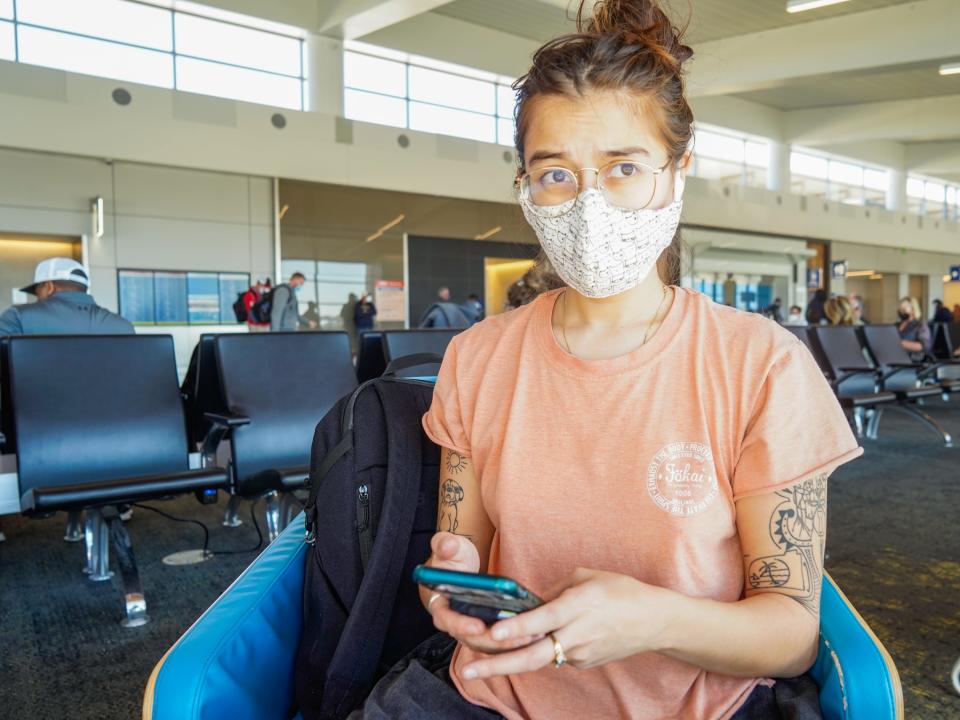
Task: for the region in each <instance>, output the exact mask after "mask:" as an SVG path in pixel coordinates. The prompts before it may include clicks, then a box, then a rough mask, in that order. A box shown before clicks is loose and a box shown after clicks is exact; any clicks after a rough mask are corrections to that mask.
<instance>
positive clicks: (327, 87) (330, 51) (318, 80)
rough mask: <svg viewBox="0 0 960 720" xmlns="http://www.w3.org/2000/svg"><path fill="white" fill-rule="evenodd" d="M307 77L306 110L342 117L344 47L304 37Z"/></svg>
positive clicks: (316, 37) (333, 40) (336, 42)
mask: <svg viewBox="0 0 960 720" xmlns="http://www.w3.org/2000/svg"><path fill="white" fill-rule="evenodd" d="M304 43H305V48H304V70H305V71H306V75H307V85H306V98H305V100H306V102H305V105H306V108H305V109H306V110H308V111H310V112H322V113H326V114H328V115H338V116H341V117H342V116H343V43H342V42H341V41H340V40H337V39H336V38H329V37H323V36H321V35H313V34H312V33H311V34H309V35H307V38H306V40H304Z"/></svg>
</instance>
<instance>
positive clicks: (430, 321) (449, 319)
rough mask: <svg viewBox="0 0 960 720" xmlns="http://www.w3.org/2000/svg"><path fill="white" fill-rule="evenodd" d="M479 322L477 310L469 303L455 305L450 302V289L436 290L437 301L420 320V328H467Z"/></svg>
mask: <svg viewBox="0 0 960 720" xmlns="http://www.w3.org/2000/svg"><path fill="white" fill-rule="evenodd" d="M478 320H480V317H479V316H478V313H477V308H476V307H475V306H473V305H471V304H470V303H468V302H467V303H464V304H463V305H457V304H456V303H454V302H452V301H451V300H450V288H448V287H442V288H440V289H439V290H437V301H436V302H435V303H434V304H433V305H431V306H430V307H428V308H427V309H426V311H425V312H424V313H423V317H421V318H420V323H419V325H418V327H422V328H468V327H470V326H471V325H473V324H474V323H475V322H477V321H478Z"/></svg>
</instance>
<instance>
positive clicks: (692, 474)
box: [647, 442, 719, 517]
mask: <svg viewBox="0 0 960 720" xmlns="http://www.w3.org/2000/svg"><path fill="white" fill-rule="evenodd" d="M647 492H648V493H650V497H651V498H653V502H654V503H655V504H656V506H657V507H658V508H660V509H661V510H663V511H664V512H668V513H670V514H671V515H679V516H681V517H689V516H691V515H697V514H698V513H701V512H703V511H704V510H706V509H707V508H708V507H710V505H712V504H713V501H714V500H715V499H716V497H717V495H718V494H719V488H718V486H717V474H716V470H715V469H714V465H713V453H712V452H711V451H710V448H709V447H707V446H706V445H704V444H703V443H697V442H675V443H670V444H669V445H664V446H663V447H662V448H660V450H659V451H658V452H657V454H656V455H654V456H653V460H651V461H650V466H649V467H648V468H647Z"/></svg>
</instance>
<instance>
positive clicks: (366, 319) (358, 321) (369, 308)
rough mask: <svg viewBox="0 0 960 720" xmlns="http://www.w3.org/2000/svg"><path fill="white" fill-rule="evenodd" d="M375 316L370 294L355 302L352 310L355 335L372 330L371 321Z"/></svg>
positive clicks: (375, 310)
mask: <svg viewBox="0 0 960 720" xmlns="http://www.w3.org/2000/svg"><path fill="white" fill-rule="evenodd" d="M376 316H377V306H376V305H374V304H373V300H372V298H371V297H370V294H369V293H367V294H366V295H364V296H363V297H362V298H360V300H359V301H358V302H357V304H356V306H355V307H354V309H353V324H354V325H355V326H356V328H357V334H358V335H359V334H360V333H362V332H367V331H368V330H373V319H374V318H375V317H376Z"/></svg>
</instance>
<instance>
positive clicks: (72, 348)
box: [0, 335, 227, 625]
mask: <svg viewBox="0 0 960 720" xmlns="http://www.w3.org/2000/svg"><path fill="white" fill-rule="evenodd" d="M0 345H2V346H3V353H0V354H3V355H5V356H6V357H5V361H4V362H5V364H6V366H7V370H8V372H7V373H5V374H4V383H3V384H4V386H5V391H4V392H5V394H6V395H7V396H8V397H9V398H10V410H11V415H12V423H13V426H14V428H15V431H16V439H15V442H14V447H15V450H16V454H17V478H18V482H19V491H20V498H21V500H20V504H21V509H22V510H23V511H24V513H26V514H28V515H29V514H35V513H41V512H42V513H46V512H51V511H57V510H68V511H70V510H80V509H84V510H86V521H85V522H86V528H87V530H86V533H85V536H86V541H87V558H88V565H87V572H88V573H89V575H90V577H91V579H96V580H105V579H107V578H109V577H110V576H111V575H112V573H110V571H109V567H108V565H109V558H108V554H107V553H108V542H107V538H108V527H107V525H108V522H109V537H111V538H113V540H114V548H115V550H116V552H117V562H118V564H119V566H120V567H121V569H122V571H123V576H124V585H125V596H126V607H127V618H126V620H125V621H124V622H125V624H127V625H139V624H143V622H145V621H146V603H145V602H144V600H143V593H142V590H140V583H139V577H138V576H137V574H136V565H135V563H134V561H133V554H132V551H131V548H130V538H129V536H128V535H127V533H126V530H125V529H124V527H123V525H122V523H121V522H120V520H119V518H118V515H117V512H116V509H115V508H114V507H113V506H115V505H117V504H125V503H132V502H136V501H140V500H150V499H154V498H159V497H167V496H170V495H173V494H177V493H186V492H192V491H193V492H198V493H201V494H203V493H207V494H209V493H213V494H214V496H215V493H216V490H217V489H219V488H226V487H227V473H226V471H225V470H224V469H221V468H207V469H191V468H190V459H189V451H188V448H187V443H186V442H185V437H186V429H185V425H184V415H183V405H182V403H181V399H180V393H179V389H178V387H177V374H176V361H175V359H174V351H173V339H172V338H171V337H170V336H169V335H115V336H113V335H82V336H71V335H59V336H14V337H8V338H5V339H3V340H2V341H0Z"/></svg>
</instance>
